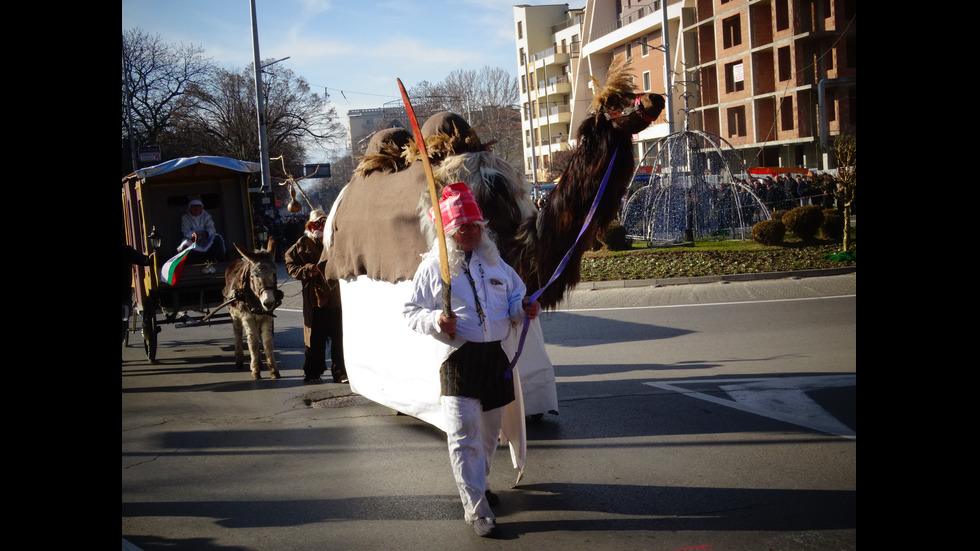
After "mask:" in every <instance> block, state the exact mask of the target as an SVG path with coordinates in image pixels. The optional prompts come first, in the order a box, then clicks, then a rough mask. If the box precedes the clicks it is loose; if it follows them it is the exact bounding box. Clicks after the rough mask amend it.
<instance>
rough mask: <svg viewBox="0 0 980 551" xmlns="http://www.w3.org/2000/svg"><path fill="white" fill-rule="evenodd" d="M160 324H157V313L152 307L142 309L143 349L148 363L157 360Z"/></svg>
mask: <svg viewBox="0 0 980 551" xmlns="http://www.w3.org/2000/svg"><path fill="white" fill-rule="evenodd" d="M159 332H160V326H159V325H158V324H157V315H156V311H154V309H153V307H146V308H144V309H143V350H144V351H145V352H146V359H148V360H150V363H156V361H157V333H159Z"/></svg>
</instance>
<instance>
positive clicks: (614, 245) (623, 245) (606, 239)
mask: <svg viewBox="0 0 980 551" xmlns="http://www.w3.org/2000/svg"><path fill="white" fill-rule="evenodd" d="M596 237H597V239H596V240H597V241H600V242H601V243H602V244H603V245H605V246H606V248H607V249H609V250H610V251H625V250H626V249H629V248H630V247H631V246H632V243H631V242H630V240H629V239H627V238H626V227H625V226H623V225H622V224H620V223H619V222H617V221H615V220H613V221H612V222H611V223H610V224H609V226H608V227H607V228H606V231H604V232H601V233H600V234H599V235H598V236H596Z"/></svg>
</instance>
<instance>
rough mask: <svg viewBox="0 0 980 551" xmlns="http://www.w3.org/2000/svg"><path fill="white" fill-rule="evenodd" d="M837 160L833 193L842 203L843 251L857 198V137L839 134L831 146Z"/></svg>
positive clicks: (849, 245)
mask: <svg viewBox="0 0 980 551" xmlns="http://www.w3.org/2000/svg"><path fill="white" fill-rule="evenodd" d="M832 150H833V153H834V158H835V160H836V161H837V189H836V190H835V194H836V195H837V198H838V200H839V201H840V202H841V203H842V206H843V211H844V212H843V214H844V243H843V248H844V250H845V251H847V250H850V248H851V207H852V206H854V200H855V199H856V198H857V137H856V136H853V135H851V134H840V135H838V136H837V138H835V139H834V145H833V147H832Z"/></svg>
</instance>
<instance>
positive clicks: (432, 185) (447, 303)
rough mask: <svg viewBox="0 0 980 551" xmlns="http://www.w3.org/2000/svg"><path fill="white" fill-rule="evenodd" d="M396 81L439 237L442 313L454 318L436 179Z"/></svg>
mask: <svg viewBox="0 0 980 551" xmlns="http://www.w3.org/2000/svg"><path fill="white" fill-rule="evenodd" d="M396 80H397V81H398V88H399V89H400V90H401V92H402V101H404V102H405V111H406V112H407V113H408V120H409V122H411V123H412V132H413V133H414V134H415V143H416V144H417V145H418V147H419V151H420V152H421V153H422V166H423V167H425V179H426V180H427V181H428V182H429V199H430V201H431V202H432V213H433V215H434V218H435V220H436V229H438V230H439V231H438V237H439V268H440V269H441V271H442V313H443V314H445V315H446V317H447V318H452V317H455V314H454V313H453V309H452V305H451V300H450V297H451V291H452V284H451V283H450V280H449V253H448V252H447V250H446V233H445V231H444V230H443V227H444V226H443V225H442V211H441V210H439V193H438V192H437V191H436V179H435V176H433V175H432V165H431V164H430V163H429V153H428V151H426V149H425V138H424V137H423V136H422V129H421V128H420V127H419V121H418V119H416V118H415V110H414V109H412V102H411V101H410V100H409V99H408V92H407V91H405V85H404V84H402V80H401V79H400V78H399V79H396Z"/></svg>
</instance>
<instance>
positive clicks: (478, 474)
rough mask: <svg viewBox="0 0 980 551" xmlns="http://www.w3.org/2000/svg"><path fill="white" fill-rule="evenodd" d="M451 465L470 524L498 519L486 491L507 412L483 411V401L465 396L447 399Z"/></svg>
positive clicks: (499, 409)
mask: <svg viewBox="0 0 980 551" xmlns="http://www.w3.org/2000/svg"><path fill="white" fill-rule="evenodd" d="M442 411H443V413H444V414H445V416H446V440H447V442H448V443H449V463H450V465H451V466H452V469H453V476H454V477H455V478H456V486H457V488H458V489H459V497H460V499H461V500H462V502H463V513H464V518H465V519H466V522H473V521H475V520H476V519H478V518H481V517H482V518H488V519H494V516H493V511H491V510H490V504H489V503H487V498H486V495H485V494H484V491H485V490H486V489H487V488H488V484H489V480H488V479H489V477H490V467H491V466H492V465H493V455H494V453H495V452H496V451H497V442H498V437H499V435H500V424H501V422H502V421H503V413H504V408H502V407H500V408H496V409H492V410H490V411H483V407H482V406H481V405H480V400H478V399H476V398H464V397H462V396H443V397H442Z"/></svg>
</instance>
